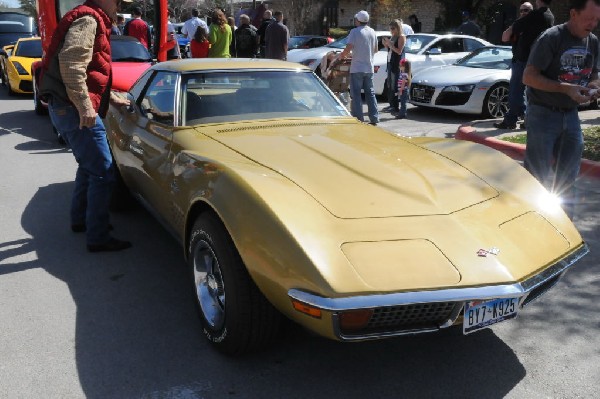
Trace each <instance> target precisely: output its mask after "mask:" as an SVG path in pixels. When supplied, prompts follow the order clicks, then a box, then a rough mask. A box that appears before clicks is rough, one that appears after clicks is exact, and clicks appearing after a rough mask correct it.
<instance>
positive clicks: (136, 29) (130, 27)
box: [123, 7, 152, 49]
mask: <svg viewBox="0 0 600 399" xmlns="http://www.w3.org/2000/svg"><path fill="white" fill-rule="evenodd" d="M131 15H132V16H133V19H130V20H129V21H127V23H126V24H125V28H123V34H124V35H125V36H131V37H135V38H136V39H138V40H139V41H140V43H142V44H143V45H144V46H146V48H147V49H149V48H150V44H151V43H152V39H151V35H150V27H149V26H148V24H147V23H146V21H144V20H143V19H142V9H141V8H139V7H133V10H132V11H131Z"/></svg>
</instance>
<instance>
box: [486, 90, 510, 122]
mask: <svg viewBox="0 0 600 399" xmlns="http://www.w3.org/2000/svg"><path fill="white" fill-rule="evenodd" d="M481 111H482V112H481V113H482V114H483V116H484V117H485V118H503V117H504V115H506V113H507V112H508V84H506V83H499V84H497V85H494V86H492V88H491V89H490V90H488V92H487V94H486V95H485V99H484V100H483V109H482V110H481Z"/></svg>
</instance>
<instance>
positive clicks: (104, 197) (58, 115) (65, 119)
mask: <svg viewBox="0 0 600 399" xmlns="http://www.w3.org/2000/svg"><path fill="white" fill-rule="evenodd" d="M48 111H49V113H50V118H51V120H52V124H53V125H54V127H55V128H56V130H57V131H58V132H59V133H60V135H61V136H62V137H63V138H64V139H65V142H66V143H67V145H69V147H71V150H72V151H73V155H74V156H75V160H76V161H77V164H78V167H77V173H76V175H75V190H74V191H73V197H72V199H71V223H72V224H85V226H86V229H87V230H86V232H87V243H88V245H102V244H105V243H107V242H108V240H109V239H110V236H109V211H108V207H109V203H110V196H111V193H112V186H113V182H114V179H115V178H114V166H113V159H112V155H111V153H110V149H109V147H108V141H107V139H106V130H105V129H104V124H103V123H102V119H100V117H99V116H97V117H96V125H94V127H92V128H83V129H79V113H78V112H77V109H76V108H75V107H73V106H72V105H70V104H64V103H60V102H58V101H56V100H51V101H50V104H48Z"/></svg>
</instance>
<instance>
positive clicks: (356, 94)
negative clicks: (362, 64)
mask: <svg viewBox="0 0 600 399" xmlns="http://www.w3.org/2000/svg"><path fill="white" fill-rule="evenodd" d="M361 89H362V90H363V91H364V92H365V100H366V101H367V106H368V107H369V121H370V122H371V123H379V111H378V110H377V100H375V89H373V74H372V73H365V72H355V73H351V74H350V96H352V107H351V110H350V113H351V114H352V116H353V117H355V118H357V119H358V120H359V121H361V122H364V120H365V118H364V117H363V109H362V99H361V98H360V91H361Z"/></svg>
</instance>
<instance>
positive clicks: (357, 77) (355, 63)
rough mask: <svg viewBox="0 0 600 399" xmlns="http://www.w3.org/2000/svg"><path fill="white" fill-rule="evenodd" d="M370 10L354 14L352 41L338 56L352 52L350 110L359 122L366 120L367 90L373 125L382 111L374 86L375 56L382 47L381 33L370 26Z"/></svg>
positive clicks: (349, 36)
mask: <svg viewBox="0 0 600 399" xmlns="http://www.w3.org/2000/svg"><path fill="white" fill-rule="evenodd" d="M368 23H369V13H368V12H366V11H364V10H362V11H359V12H358V13H356V15H355V16H354V26H356V27H355V28H354V29H352V30H351V31H350V34H349V35H348V44H347V45H346V48H344V51H342V52H341V53H340V55H339V56H338V58H339V59H340V60H343V59H344V58H346V57H347V56H348V55H350V52H352V62H351V63H350V96H351V97H352V105H351V110H350V113H351V114H352V116H353V117H355V118H357V119H358V120H359V121H361V122H364V120H365V119H364V115H363V106H362V99H361V97H360V92H361V91H364V93H365V101H366V103H367V107H368V109H369V124H371V125H377V124H378V123H379V111H378V110H377V100H376V99H375V90H374V89H373V56H374V55H375V53H376V52H377V50H378V47H377V35H376V34H375V31H374V30H373V29H372V28H371V27H370V26H368Z"/></svg>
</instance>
